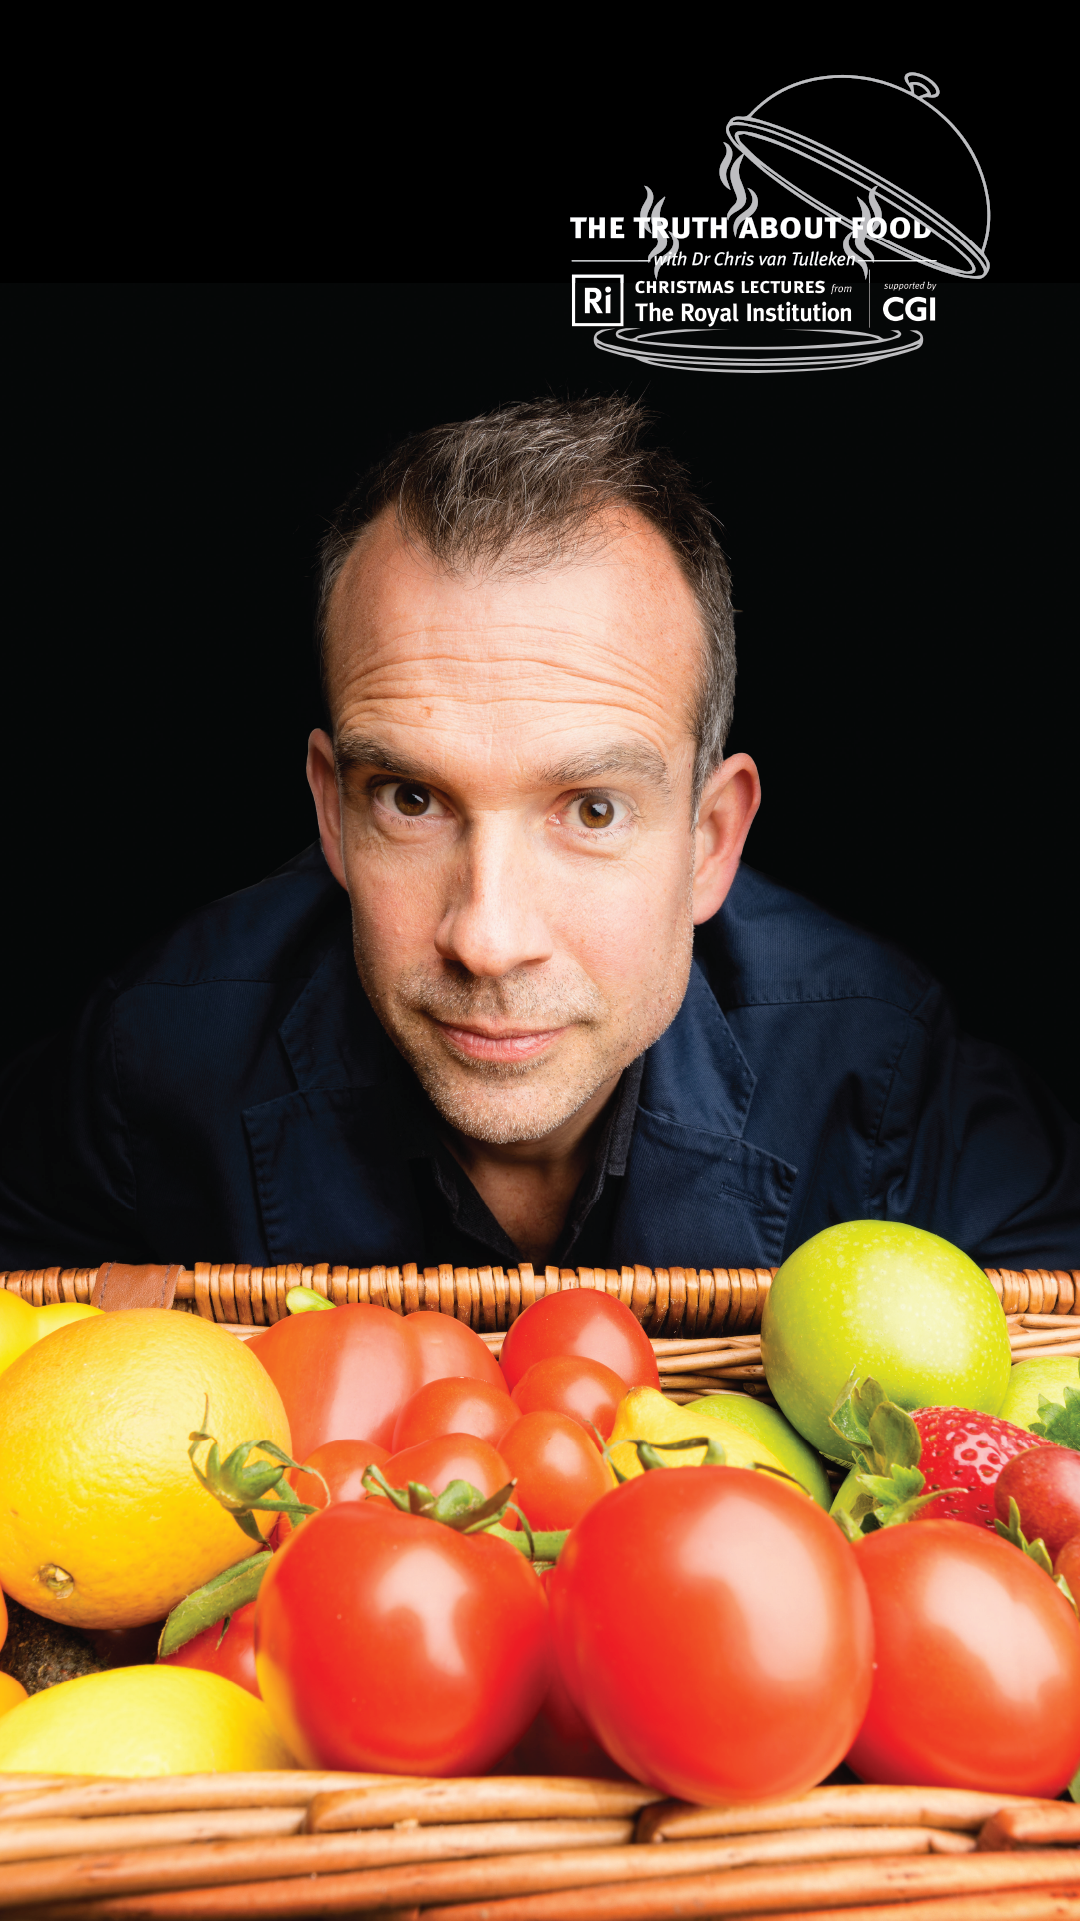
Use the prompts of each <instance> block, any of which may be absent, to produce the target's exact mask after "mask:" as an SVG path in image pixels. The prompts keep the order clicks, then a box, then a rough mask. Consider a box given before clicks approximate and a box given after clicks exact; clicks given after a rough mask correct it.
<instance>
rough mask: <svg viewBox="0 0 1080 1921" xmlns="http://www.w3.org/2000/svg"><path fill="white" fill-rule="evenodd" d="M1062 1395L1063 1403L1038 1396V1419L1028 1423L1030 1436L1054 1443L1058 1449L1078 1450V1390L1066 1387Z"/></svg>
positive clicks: (1042, 1395) (1079, 1400) (1079, 1431)
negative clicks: (1036, 1436) (1034, 1435)
mask: <svg viewBox="0 0 1080 1921" xmlns="http://www.w3.org/2000/svg"><path fill="white" fill-rule="evenodd" d="M1062 1393H1063V1394H1064V1397H1065V1398H1064V1403H1062V1402H1061V1401H1048V1400H1047V1398H1046V1395H1045V1394H1040V1395H1039V1418H1038V1420H1037V1421H1031V1422H1029V1427H1030V1430H1031V1432H1032V1434H1041V1435H1042V1437H1043V1439H1044V1440H1046V1441H1056V1442H1057V1444H1058V1446H1059V1447H1073V1448H1077V1449H1080V1388H1075V1387H1066V1388H1063V1389H1062Z"/></svg>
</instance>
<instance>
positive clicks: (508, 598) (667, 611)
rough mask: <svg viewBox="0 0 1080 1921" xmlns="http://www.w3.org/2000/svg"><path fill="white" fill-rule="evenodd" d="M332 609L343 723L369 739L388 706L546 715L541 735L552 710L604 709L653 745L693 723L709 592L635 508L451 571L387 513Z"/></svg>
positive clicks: (332, 649) (523, 717)
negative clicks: (557, 550)
mask: <svg viewBox="0 0 1080 1921" xmlns="http://www.w3.org/2000/svg"><path fill="white" fill-rule="evenodd" d="M330 615H331V618H330V623H329V636H328V638H329V659H328V667H329V670H330V671H329V675H328V679H329V682H330V690H331V701H332V706H333V708H334V710H335V723H336V725H335V732H338V731H339V730H340V727H341V726H342V725H343V726H344V727H345V729H346V730H347V731H355V729H356V727H357V726H359V729H360V731H361V732H364V733H366V732H367V731H368V726H367V720H368V719H369V718H371V717H373V716H374V714H375V713H377V712H379V711H381V712H383V713H384V714H387V715H388V714H389V713H390V711H391V710H393V711H394V712H396V713H398V714H400V715H402V718H404V710H405V709H406V708H408V707H412V708H413V709H414V710H416V718H417V719H419V718H420V713H419V710H421V709H422V710H424V711H425V712H426V714H427V718H428V719H429V721H430V722H432V723H434V724H436V725H438V724H439V720H438V715H439V713H442V715H443V717H444V718H445V716H446V714H447V712H448V711H450V710H453V709H455V708H456V709H457V710H458V711H457V713H456V716H455V719H454V722H453V724H460V723H461V722H462V720H465V719H466V713H467V711H468V710H469V709H473V710H479V709H491V708H492V707H497V708H499V709H501V722H502V723H503V724H507V725H521V724H525V725H526V726H528V725H529V723H530V720H535V723H536V725H537V726H538V728H539V730H540V731H541V732H543V729H544V726H545V722H544V720H543V718H542V715H541V711H540V710H542V709H544V708H553V707H554V708H558V707H567V708H577V709H580V708H582V707H586V708H589V707H592V708H594V709H596V719H597V721H600V722H606V725H607V728H608V730H610V729H611V728H613V727H619V724H620V722H622V723H624V724H625V723H627V722H628V723H629V724H630V726H631V727H632V728H633V729H634V731H640V727H639V726H638V725H637V724H636V723H637V722H639V721H640V722H643V723H644V733H645V736H646V738H647V740H649V741H651V742H652V744H653V745H654V746H655V745H658V744H659V743H657V742H656V740H655V735H656V731H657V724H658V723H659V724H660V725H661V727H662V730H663V731H669V730H670V727H671V724H672V721H673V720H674V721H675V725H676V731H677V732H680V733H681V732H682V731H683V727H684V725H685V724H686V721H687V719H688V717H689V716H690V715H691V714H692V711H693V708H694V706H695V697H696V691H697V685H698V681H699V675H700V661H701V648H702V639H703V637H702V631H701V621H700V616H699V613H698V609H697V605H696V601H695V599H694V596H693V593H692V591H691V589H690V586H689V583H688V582H687V580H686V577H685V575H684V574H683V573H682V570H681V568H680V567H679V564H678V562H677V560H676V558H675V555H674V554H673V552H672V550H671V548H670V547H669V546H668V544H667V542H666V541H665V540H664V539H663V538H662V536H660V535H659V534H658V533H657V532H656V530H655V529H654V528H652V527H651V526H650V524H649V523H648V522H647V521H646V520H644V518H643V517H642V516H640V515H636V514H635V515H632V516H622V517H619V518H616V517H614V516H610V517H608V520H607V522H606V523H604V524H602V525H600V526H599V527H598V529H597V531H596V535H595V537H594V538H592V539H591V540H590V541H589V542H587V543H585V544H579V545H578V546H577V547H576V548H575V550H574V552H573V553H572V554H570V555H565V554H564V555H561V556H557V557H555V558H554V559H552V558H551V557H549V558H547V559H546V560H541V561H539V562H538V561H537V560H536V559H535V557H534V558H532V559H530V557H529V556H527V555H526V556H517V557H516V556H515V555H513V554H510V555H507V556H501V557H498V558H497V559H496V561H495V563H494V564H490V565H485V564H480V565H477V566H474V567H472V568H471V569H469V570H468V571H466V570H464V569H462V570H451V569H450V568H448V567H445V566H443V565H441V564H440V563H439V562H438V561H436V560H435V559H434V558H433V556H431V555H430V554H429V553H427V552H426V551H425V550H424V549H422V548H419V547H418V546H417V545H416V544H415V543H411V542H409V541H407V540H406V539H405V538H404V537H403V536H402V534H401V532H400V530H399V529H398V528H397V526H396V524H395V523H394V521H393V520H392V518H388V517H387V516H385V515H384V516H383V517H382V518H381V520H380V521H379V522H376V523H374V524H373V526H372V527H371V528H370V529H369V530H368V531H367V532H366V533H365V534H364V536H363V537H362V539H361V542H360V544H359V546H358V548H357V549H356V550H355V551H354V553H353V554H352V555H351V556H350V558H349V561H348V563H347V566H346V570H345V572H344V573H343V576H342V578H341V580H340V581H339V584H338V588H337V589H336V590H335V596H334V599H333V601H332V603H331V609H330ZM358 706H359V707H360V708H363V709H366V710H367V713H366V714H365V715H364V716H363V717H362V716H361V714H360V713H359V712H357V708H358ZM534 710H535V711H534ZM489 718H491V716H490V715H489ZM665 719H666V728H664V726H663V723H664V721H665ZM466 724H468V722H467V721H466ZM473 724H474V725H476V724H480V725H482V724H483V720H482V718H481V715H480V714H479V712H475V713H474V716H473ZM619 731H622V729H621V727H619ZM582 751H584V749H582Z"/></svg>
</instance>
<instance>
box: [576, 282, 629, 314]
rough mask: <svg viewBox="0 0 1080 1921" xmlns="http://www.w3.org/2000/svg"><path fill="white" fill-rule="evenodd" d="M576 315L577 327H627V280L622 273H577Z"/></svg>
mask: <svg viewBox="0 0 1080 1921" xmlns="http://www.w3.org/2000/svg"><path fill="white" fill-rule="evenodd" d="M571 283H572V287H573V303H574V308H573V315H572V319H571V324H572V325H573V326H575V327H621V326H622V324H623V277H622V274H621V273H575V274H572V275H571Z"/></svg>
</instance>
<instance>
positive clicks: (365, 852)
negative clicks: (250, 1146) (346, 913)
mask: <svg viewBox="0 0 1080 1921" xmlns="http://www.w3.org/2000/svg"><path fill="white" fill-rule="evenodd" d="M599 531H600V534H601V536H602V537H601V538H598V539H595V540H593V541H592V542H591V543H590V544H589V545H588V547H587V548H586V549H585V550H584V551H582V552H581V554H580V555H579V557H577V558H575V559H573V560H572V561H570V562H569V563H562V564H559V565H554V566H552V565H545V566H542V567H539V568H531V569H530V568H526V567H524V566H522V567H521V568H519V570H518V571H516V572H515V571H513V570H512V569H511V568H507V567H506V566H505V564H504V565H503V566H502V567H501V568H499V567H497V568H496V570H495V571H494V573H492V572H484V571H482V570H481V571H478V572H475V573H470V574H466V575H458V574H453V573H450V572H447V571H446V570H444V569H443V568H441V567H440V566H439V565H438V563H436V562H435V561H434V560H433V559H432V558H431V557H430V555H428V554H427V553H426V552H425V551H424V550H422V549H420V548H418V547H416V546H414V545H411V544H409V543H407V542H406V541H405V540H403V538H402V537H401V535H400V533H399V531H398V529H397V526H396V523H395V522H394V520H393V518H392V516H391V515H389V514H385V515H383V516H382V518H381V519H380V520H379V521H378V522H376V523H375V525H374V526H373V527H372V528H371V529H369V530H368V531H367V532H366V533H365V535H364V536H363V537H362V539H361V542H360V544H359V546H358V548H357V549H356V550H355V551H354V553H353V554H352V555H351V556H350V559H349V561H348V563H347V565H346V567H345V569H344V571H343V574H342V576H341V579H340V580H339V582H338V585H337V587H336V589H335V593H334V596H333V601H332V605H331V618H330V655H329V664H330V697H331V709H332V713H333V720H334V745H335V748H336V755H337V766H338V784H337V789H336V792H335V789H334V786H333V782H332V780H331V779H330V777H329V767H328V765H327V757H326V749H327V748H328V742H327V741H326V737H325V736H324V735H323V736H313V737H312V750H311V757H309V770H312V769H313V771H311V779H312V786H313V788H314V789H315V792H316V798H317V800H318V801H319V803H320V822H321V826H322V829H323V844H324V847H325V849H326V852H327V857H328V859H329V861H330V864H331V867H332V868H333V869H334V871H335V872H336V873H337V875H338V878H339V879H340V880H341V881H342V883H343V885H345V886H347V888H348V891H349V897H350V900H351V902H352V914H353V935H354V947H355V953H356V963H357V968H358V970H359V974H360V978H361V980H362V982H363V985H364V988H365V990H366V992H367V994H368V996H369V998H370V1000H371V1002H372V1005H373V1006H374V1008H375V1009H376V1012H377V1013H378V1015H379V1018H380V1019H381V1021H382V1022H383V1024H384V1026H385V1027H386V1029H387V1031H388V1033H389V1034H390V1036H391V1037H392V1039H393V1040H394V1041H395V1043H396V1045H397V1046H398V1048H399V1049H400V1051H401V1052H402V1053H403V1054H404V1055H405V1057H406V1059H407V1060H408V1061H409V1062H410V1064H411V1066H412V1067H413V1069H414V1071H415V1073H416V1074H417V1076H418V1078H419V1080H420V1081H421V1083H422V1085H423V1086H424V1088H425V1089H426V1091H427V1093H428V1095H429V1097H430V1099H431V1100H432V1102H433V1103H434V1105H435V1107H436V1108H437V1109H438V1110H439V1112H440V1113H441V1114H442V1115H443V1116H444V1118H445V1119H446V1120H447V1121H449V1122H450V1123H451V1125H452V1126H454V1127H456V1128H458V1129H460V1131H461V1132H462V1133H464V1134H466V1135H469V1136H471V1137H473V1138H474V1139H477V1140H482V1141H488V1142H500V1143H506V1142H511V1141H525V1140H537V1139H540V1138H542V1137H543V1136H545V1135H548V1134H551V1133H552V1132H553V1131H554V1130H555V1129H556V1128H558V1127H560V1126H561V1125H562V1123H563V1122H565V1121H567V1120H568V1119H569V1117H570V1116H572V1115H573V1114H575V1113H577V1112H578V1110H579V1109H580V1108H582V1107H583V1106H584V1105H585V1104H586V1103H587V1102H589V1101H590V1099H592V1097H594V1096H595V1095H597V1093H598V1092H599V1091H600V1090H604V1089H606V1088H608V1087H610V1086H611V1085H613V1084H614V1081H615V1079H616V1078H617V1076H618V1075H619V1073H620V1072H621V1070H622V1069H623V1068H624V1067H625V1066H626V1065H627V1064H628V1063H629V1062H630V1061H632V1060H634V1059H636V1057H637V1056H638V1055H639V1054H640V1053H641V1052H642V1051H643V1050H644V1049H645V1048H646V1047H648V1046H650V1045H651V1043H652V1042H653V1041H655V1040H656V1039H657V1038H658V1037H659V1036H660V1034H662V1033H663V1031H664V1029H665V1028H666V1027H667V1026H668V1024H669V1023H670V1021H671V1020H672V1019H673V1017H674V1015H675V1013H676V1012H677V1011H678V1008H679V1005H680V1003H681V1001H682V998H683V995H684V993H685V990H686V983H687V978H688V973H689V968H690V960H691V939H692V929H693V919H694V904H693V882H694V870H695V859H696V857H697V858H698V859H700V855H701V851H702V849H701V836H700V835H695V832H694V823H693V822H692V820H691V804H690V803H691V780H692V771H693V759H694V738H693V734H692V731H691V729H692V716H693V702H694V696H695V687H696V678H697V673H698V670H699V664H700V658H701V655H700V650H701V646H702V640H701V628H700V620H699V616H698V613H697V609H696V606H695V603H694V598H693V595H692V593H691V590H690V588H689V586H688V585H687V583H686V580H685V578H684V576H683V574H682V572H681V571H680V568H679V566H678V564H677V562H676V560H675V558H674V556H673V554H672V552H671V550H670V549H669V548H668V546H667V544H666V542H665V541H664V540H663V539H662V538H661V537H660V535H659V534H658V533H656V532H655V530H654V529H653V528H652V527H651V526H650V525H649V523H648V522H647V521H645V520H644V519H642V518H641V517H640V516H638V515H637V514H635V513H633V512H632V511H627V512H626V513H625V514H623V515H621V516H618V517H615V516H612V517H611V518H610V519H608V520H607V522H606V523H604V524H603V525H602V527H601V529H600V530H599ZM320 742H321V746H320ZM740 845H741V841H740ZM737 857H738V856H737V854H736V855H735V859H736V860H737ZM731 871H732V872H733V871H734V866H732V870H731ZM729 878H730V877H729ZM721 897H722V896H721ZM717 904H719V903H718V902H717ZM708 911H710V912H711V911H713V909H712V907H711V906H710V907H709V910H708ZM699 917H700V916H699Z"/></svg>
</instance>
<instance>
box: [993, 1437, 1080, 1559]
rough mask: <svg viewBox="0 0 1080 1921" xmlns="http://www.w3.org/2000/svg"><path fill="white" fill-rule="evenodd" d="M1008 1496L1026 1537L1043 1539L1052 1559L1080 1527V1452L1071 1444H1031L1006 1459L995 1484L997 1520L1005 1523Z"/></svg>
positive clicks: (1006, 1520) (1007, 1515)
mask: <svg viewBox="0 0 1080 1921" xmlns="http://www.w3.org/2000/svg"><path fill="white" fill-rule="evenodd" d="M1010 1496H1011V1498H1012V1499H1013V1500H1014V1501H1015V1502H1016V1505H1017V1507H1018V1508H1019V1509H1020V1526H1021V1528H1022V1530H1023V1532H1024V1534H1025V1535H1026V1536H1027V1538H1028V1540H1029V1541H1036V1540H1042V1541H1044V1542H1045V1543H1046V1552H1047V1553H1048V1554H1049V1556H1050V1559H1051V1560H1054V1559H1055V1557H1056V1556H1057V1555H1058V1554H1060V1552H1061V1550H1062V1548H1063V1547H1064V1546H1065V1543H1066V1541H1068V1540H1070V1539H1071V1537H1072V1536H1073V1535H1074V1534H1075V1533H1076V1532H1077V1530H1078V1529H1080V1454H1078V1453H1077V1452H1076V1449H1075V1448H1071V1447H1054V1446H1051V1447H1033V1448H1028V1449H1027V1451H1026V1452H1025V1453H1023V1454H1018V1455H1017V1456H1016V1458H1015V1459H1014V1460H1012V1461H1006V1463H1005V1466H1004V1467H1003V1468H1002V1470H1001V1473H1000V1474H999V1475H998V1478H997V1480H996V1481H995V1483H994V1507H995V1509H996V1510H997V1516H998V1519H999V1520H1000V1521H1005V1522H1008V1519H1009V1499H1010Z"/></svg>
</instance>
